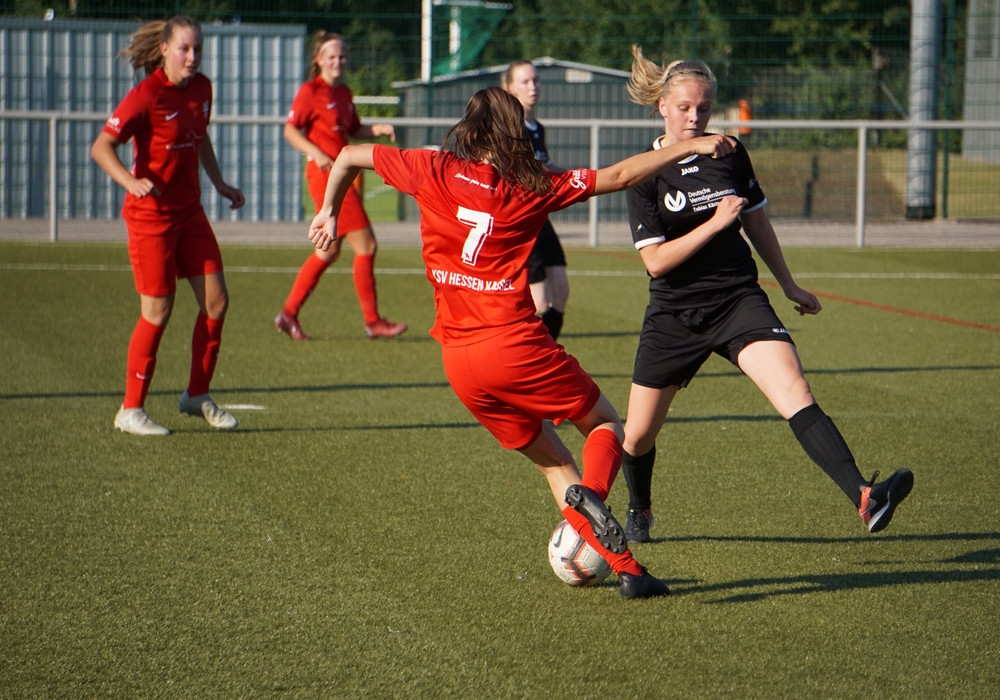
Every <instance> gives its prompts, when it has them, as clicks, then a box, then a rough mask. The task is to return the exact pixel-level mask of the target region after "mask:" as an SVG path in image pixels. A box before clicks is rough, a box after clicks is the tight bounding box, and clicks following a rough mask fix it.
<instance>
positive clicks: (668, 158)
mask: <svg viewBox="0 0 1000 700" xmlns="http://www.w3.org/2000/svg"><path fill="white" fill-rule="evenodd" d="M734 150H736V141H735V140H733V139H732V138H730V137H729V136H725V135H723V134H712V135H710V136H699V137H698V138H696V139H687V140H684V141H678V142H677V143H674V144H671V145H670V146H667V147H666V148H660V149H658V150H655V151H646V152H645V153H639V154H638V155H634V156H630V157H628V158H626V159H625V160H623V161H620V162H618V163H615V164H614V165H610V166H608V167H607V168H601V169H600V170H598V171H597V183H596V186H595V187H594V194H595V195H596V194H607V193H609V192H618V191H619V190H627V189H628V188H630V187H635V186H636V185H640V184H642V183H643V182H645V181H646V180H648V179H649V178H651V177H653V176H654V175H656V174H657V173H658V172H660V171H661V170H663V169H664V168H668V167H670V166H671V165H674V164H675V163H678V162H680V161H682V160H684V159H685V158H688V157H690V156H694V155H702V156H711V157H713V158H722V157H724V156H727V155H729V154H730V153H732V152H733V151H734Z"/></svg>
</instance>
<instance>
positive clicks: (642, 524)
mask: <svg viewBox="0 0 1000 700" xmlns="http://www.w3.org/2000/svg"><path fill="white" fill-rule="evenodd" d="M655 522H656V518H654V517H653V511H651V510H650V509H649V508H647V509H646V510H636V509H635V508H629V509H628V520H626V521H625V539H626V540H627V541H629V542H649V541H650V538H649V528H651V527H653V523H655Z"/></svg>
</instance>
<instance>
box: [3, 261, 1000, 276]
mask: <svg viewBox="0 0 1000 700" xmlns="http://www.w3.org/2000/svg"><path fill="white" fill-rule="evenodd" d="M376 269H377V271H378V274H380V275H418V276H421V277H423V276H425V275H426V272H425V270H424V269H423V268H406V267H377V268H376ZM0 270H10V271H21V272H131V271H132V267H131V266H130V265H86V264H81V265H67V264H62V263H58V264H57V263H0ZM298 271H299V268H297V267H267V266H265V267H256V266H254V267H241V266H235V265H233V266H227V267H226V272H228V273H243V274H296V273H297V272H298ZM327 273H328V274H331V273H332V274H340V275H350V274H352V270H351V268H350V267H349V266H346V265H341V266H337V265H333V266H331V267H330V268H328V269H327ZM566 274H567V275H569V276H570V277H645V276H646V273H645V272H643V271H642V270H574V269H572V268H571V269H569V270H567V271H566ZM794 276H795V279H852V280H861V279H867V280H1000V274H966V273H957V272H956V273H953V272H800V273H796V274H795V275H794ZM761 279H768V280H773V279H774V278H773V277H771V276H770V275H761Z"/></svg>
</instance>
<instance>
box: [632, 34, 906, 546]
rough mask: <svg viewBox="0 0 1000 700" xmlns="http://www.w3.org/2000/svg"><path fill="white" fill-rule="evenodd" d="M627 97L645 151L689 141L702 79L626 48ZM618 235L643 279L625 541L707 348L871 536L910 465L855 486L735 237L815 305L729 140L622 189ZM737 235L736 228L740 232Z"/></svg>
mask: <svg viewBox="0 0 1000 700" xmlns="http://www.w3.org/2000/svg"><path fill="white" fill-rule="evenodd" d="M632 55H633V59H634V60H633V63H632V76H631V79H630V81H629V86H628V90H629V96H630V97H631V99H632V101H633V102H635V103H637V104H644V105H650V106H653V107H655V109H656V113H658V114H659V115H660V116H661V117H662V118H663V122H664V133H663V135H662V136H660V137H658V138H657V139H656V140H655V141H654V143H653V146H652V148H653V149H658V148H663V147H666V146H669V145H671V144H674V143H677V142H678V141H682V140H686V139H691V138H695V137H698V136H702V135H703V134H704V133H705V128H706V126H707V125H708V120H709V118H710V117H711V114H712V105H713V102H714V100H715V92H716V81H715V76H714V75H713V74H712V71H711V70H710V69H709V68H708V66H706V65H705V64H704V63H701V62H700V61H676V62H674V63H671V64H670V65H669V66H667V67H666V68H663V67H661V66H657V65H656V64H654V63H652V62H651V61H649V60H648V59H646V58H645V57H643V55H642V51H641V50H640V49H639V48H638V47H633V49H632ZM627 202H628V212H629V225H630V227H631V229H632V239H633V241H634V242H635V247H636V248H637V249H638V251H639V255H640V256H641V257H642V261H643V263H644V264H645V266H646V270H647V271H648V272H649V275H650V277H651V278H652V279H651V280H650V283H649V305H648V306H647V307H646V314H645V319H644V321H643V328H642V335H641V337H640V339H639V348H638V350H637V352H636V359H635V369H634V373H633V376H632V389H631V393H630V395H629V403H628V414H627V421H626V423H625V441H624V443H623V447H624V454H623V459H622V471H623V472H624V474H625V480H626V483H627V484H628V489H629V513H628V521H627V524H626V537H627V539H628V540H629V541H630V542H648V541H649V527H650V525H652V523H653V514H652V510H651V499H650V493H651V487H650V486H651V481H652V473H653V463H654V461H655V458H656V436H657V434H658V433H659V431H660V428H662V427H663V422H664V419H665V418H666V416H667V411H668V409H669V408H670V403H671V401H672V400H673V398H674V396H675V395H676V394H677V391H678V390H679V389H680V388H682V387H684V386H687V384H688V382H690V381H691V379H692V378H693V377H694V375H695V373H697V371H698V369H699V368H700V367H701V365H702V364H703V363H704V362H705V360H707V359H708V357H709V356H710V355H711V354H712V353H713V352H715V353H718V354H719V355H721V356H722V357H725V358H726V359H728V360H729V361H730V362H732V363H733V364H734V365H736V366H737V367H738V368H739V369H740V370H741V371H742V372H743V373H744V374H745V375H746V376H748V377H749V378H750V380H751V381H753V383H754V384H756V385H757V387H758V388H759V389H760V390H761V391H762V392H763V393H764V395H765V396H766V397H767V399H768V400H769V401H770V402H771V404H772V405H773V406H774V408H775V409H776V410H777V411H778V413H780V414H781V416H782V417H783V418H785V419H786V420H787V421H788V423H789V426H790V427H791V429H792V432H793V433H794V434H795V437H796V438H797V439H798V441H799V443H800V444H801V445H802V449H803V450H805V452H806V454H807V455H808V456H809V457H810V458H812V460H813V461H815V462H816V464H818V465H819V466H820V468H821V469H822V470H823V471H824V472H826V474H827V475H829V477H830V478H831V479H832V480H833V481H834V482H835V483H836V484H837V486H839V487H840V489H841V490H842V491H843V492H844V493H845V494H846V495H847V497H848V498H849V499H851V501H852V502H853V503H854V506H855V507H856V508H857V509H858V512H859V514H860V515H861V520H862V521H863V522H864V524H865V525H866V526H867V528H868V530H869V531H871V532H878V531H879V530H881V529H882V528H884V527H885V526H886V525H888V524H889V521H890V520H891V519H892V515H893V512H894V510H895V508H896V506H897V505H899V502H900V501H902V500H903V499H904V498H905V497H906V495H907V494H908V493H909V492H910V488H911V487H912V485H913V474H912V473H911V472H910V470H909V469H899V470H897V471H896V472H895V473H893V474H892V475H891V476H890V477H889V478H888V479H886V480H885V481H882V482H879V483H875V478H876V477H877V475H878V472H876V473H875V475H874V476H873V477H872V479H871V481H866V480H865V479H864V477H862V476H861V473H860V472H859V471H858V468H857V466H856V464H855V462H854V456H853V455H852V454H851V450H850V449H849V448H848V446H847V444H846V443H845V442H844V439H843V437H842V436H841V434H840V431H838V430H837V427H836V426H835V425H834V423H833V421H832V420H830V418H829V417H828V416H827V415H826V414H825V413H824V412H823V410H822V409H821V408H820V407H819V406H818V405H817V403H816V399H815V398H814V397H813V395H812V392H811V390H810V388H809V384H808V382H807V381H806V379H805V376H804V375H803V372H802V365H801V363H800V361H799V356H798V353H797V352H796V350H795V345H794V344H793V343H792V339H791V337H790V335H789V333H788V331H787V330H786V329H785V327H784V325H783V324H782V323H781V321H780V320H779V319H778V316H777V314H776V313H775V312H774V310H773V309H772V307H771V305H770V302H769V301H768V298H767V295H766V294H765V293H764V291H763V290H762V289H761V288H760V286H759V284H758V280H757V266H756V264H755V263H754V260H753V257H752V254H751V251H750V247H749V245H747V240H749V241H750V243H751V244H752V245H753V247H754V249H755V250H756V251H757V254H758V255H759V256H760V258H761V259H762V260H763V261H764V263H765V264H766V265H767V267H768V269H769V270H770V271H771V274H773V275H774V277H775V279H776V280H777V282H778V284H779V285H780V286H781V290H782V291H783V292H784V294H785V296H786V297H787V298H788V299H790V300H791V301H792V302H793V303H794V307H793V308H794V309H795V310H796V311H797V312H799V314H800V315H802V314H817V313H819V311H820V308H821V307H820V303H819V300H818V299H817V298H816V297H815V295H813V294H812V293H810V292H808V291H806V290H804V289H802V288H801V287H799V286H798V285H797V284H796V283H795V281H794V280H793V279H792V275H791V273H790V272H789V270H788V267H787V265H786V264H785V260H784V256H783V255H782V252H781V246H780V245H779V244H778V239H777V237H776V235H775V233H774V229H773V228H772V226H771V222H770V220H769V219H768V217H767V214H766V213H765V212H764V205H765V204H767V198H766V197H765V196H764V193H763V191H762V190H761V187H760V184H759V183H758V182H757V178H756V176H755V175H754V171H753V166H752V165H751V163H750V157H749V155H748V154H747V151H746V149H745V148H744V147H743V145H742V144H739V143H737V148H736V151H735V152H734V153H733V154H732V155H730V156H728V157H726V158H722V159H718V160H712V159H710V158H702V157H700V156H696V157H693V158H689V159H688V160H686V161H682V162H680V163H678V164H677V165H674V166H672V167H670V168H668V169H667V170H665V171H663V172H662V173H660V175H658V176H657V177H655V178H654V179H652V180H649V181H647V182H646V183H644V184H642V185H639V186H637V187H635V188H633V189H631V190H629V192H628V194H627ZM741 226H742V229H743V232H744V234H745V236H746V239H744V237H743V236H741V235H740V228H741Z"/></svg>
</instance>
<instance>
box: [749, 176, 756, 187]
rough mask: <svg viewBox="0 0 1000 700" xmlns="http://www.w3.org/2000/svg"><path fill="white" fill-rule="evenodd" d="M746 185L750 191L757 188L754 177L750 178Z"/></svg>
mask: <svg viewBox="0 0 1000 700" xmlns="http://www.w3.org/2000/svg"><path fill="white" fill-rule="evenodd" d="M747 184H748V185H750V189H753V188H754V187H756V186H757V178H755V177H752V178H750V182H748V183H747Z"/></svg>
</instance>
